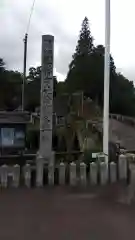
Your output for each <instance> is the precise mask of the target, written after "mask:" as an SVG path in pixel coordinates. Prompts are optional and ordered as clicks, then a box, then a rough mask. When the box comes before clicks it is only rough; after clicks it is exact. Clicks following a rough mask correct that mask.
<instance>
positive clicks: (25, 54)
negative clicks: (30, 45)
mask: <svg viewBox="0 0 135 240" xmlns="http://www.w3.org/2000/svg"><path fill="white" fill-rule="evenodd" d="M34 6H35V0H33V3H32V6H31V10H30V16H29V21H28V25H27V28H26V33H25V37H24V40H23V41H24V60H23V83H22V111H24V107H25V103H24V92H25V81H26V64H27V40H28V31H29V28H30V21H31V17H32V13H33V10H34Z"/></svg>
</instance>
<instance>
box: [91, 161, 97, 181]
mask: <svg viewBox="0 0 135 240" xmlns="http://www.w3.org/2000/svg"><path fill="white" fill-rule="evenodd" d="M97 174H98V168H97V163H95V162H91V163H90V183H91V184H92V185H96V184H97Z"/></svg>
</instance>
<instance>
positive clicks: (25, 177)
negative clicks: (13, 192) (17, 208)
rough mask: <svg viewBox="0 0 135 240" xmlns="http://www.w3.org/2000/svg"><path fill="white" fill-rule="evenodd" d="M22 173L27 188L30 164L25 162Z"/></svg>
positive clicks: (29, 185) (29, 181)
mask: <svg viewBox="0 0 135 240" xmlns="http://www.w3.org/2000/svg"><path fill="white" fill-rule="evenodd" d="M23 174H24V183H25V186H26V187H27V188H30V187H31V166H30V164H26V165H25V166H24V167H23Z"/></svg>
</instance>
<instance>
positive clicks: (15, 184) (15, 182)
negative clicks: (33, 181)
mask: <svg viewBox="0 0 135 240" xmlns="http://www.w3.org/2000/svg"><path fill="white" fill-rule="evenodd" d="M19 183H20V166H19V165H18V164H16V165H14V166H13V187H15V188H18V187H19Z"/></svg>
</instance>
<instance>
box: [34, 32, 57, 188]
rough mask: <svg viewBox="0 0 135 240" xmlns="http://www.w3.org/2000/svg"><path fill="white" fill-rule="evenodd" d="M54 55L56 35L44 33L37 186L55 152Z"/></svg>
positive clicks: (41, 181) (40, 184)
mask: <svg viewBox="0 0 135 240" xmlns="http://www.w3.org/2000/svg"><path fill="white" fill-rule="evenodd" d="M53 55H54V37H53V36H51V35H43V36H42V74H41V105H40V147H39V154H38V155H37V165H36V167H37V174H36V175H37V186H42V184H43V167H44V162H46V163H48V164H49V163H50V161H51V158H52V154H53V153H52V114H53ZM38 156H40V157H39V158H38ZM39 175H40V176H39ZM41 175H42V176H41Z"/></svg>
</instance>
